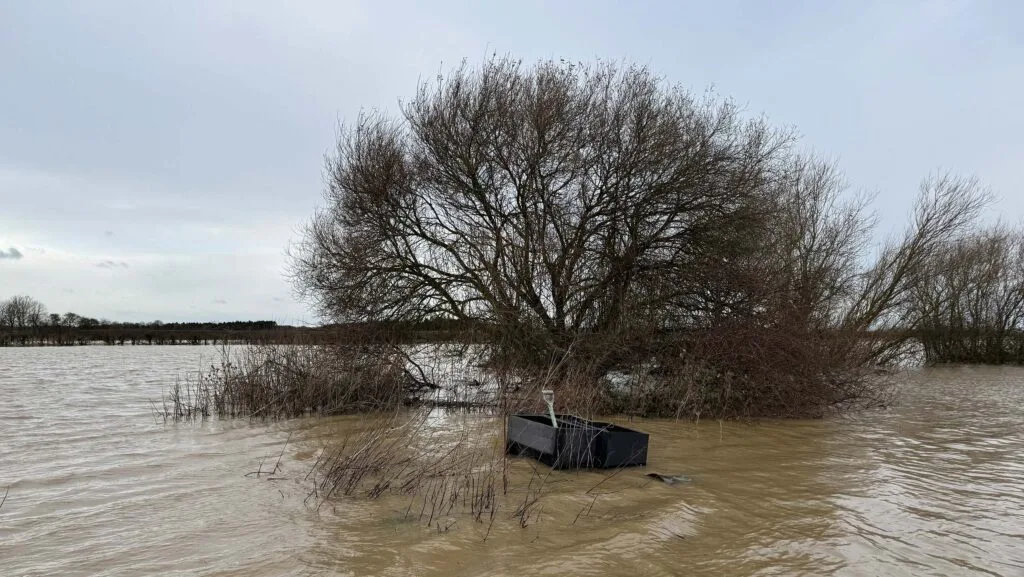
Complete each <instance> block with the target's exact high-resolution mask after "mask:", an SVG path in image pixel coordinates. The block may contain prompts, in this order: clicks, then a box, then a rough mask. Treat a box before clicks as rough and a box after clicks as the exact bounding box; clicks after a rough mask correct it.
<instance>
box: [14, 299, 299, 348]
mask: <svg viewBox="0 0 1024 577" xmlns="http://www.w3.org/2000/svg"><path fill="white" fill-rule="evenodd" d="M289 330H296V327H288V326H282V325H279V324H278V323H277V322H276V321H267V320H260V321H228V322H162V321H159V320H156V321H151V322H117V321H110V320H107V319H96V318H93V317H88V316H83V315H79V314H76V313H73V312H68V313H64V314H58V313H50V312H48V311H47V309H46V306H45V305H44V304H43V303H41V302H39V301H37V300H36V299H34V298H32V297H30V296H26V295H16V296H13V297H11V298H8V299H7V300H3V301H0V346H9V345H74V344H88V343H91V342H105V343H107V344H206V343H213V344H217V343H224V342H238V341H241V342H252V341H255V340H266V339H267V338H268V337H274V336H276V335H274V334H273V333H275V332H277V333H282V332H287V331H289Z"/></svg>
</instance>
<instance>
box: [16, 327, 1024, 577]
mask: <svg viewBox="0 0 1024 577" xmlns="http://www.w3.org/2000/svg"><path fill="white" fill-rule="evenodd" d="M215 354H216V351H215V350H214V349H213V348H202V347H124V348H120V347H78V348H28V349H0V496H2V494H3V491H4V488H5V487H7V486H9V487H10V489H9V494H8V497H7V500H6V502H5V503H4V504H3V506H2V507H0V575H3V576H20V575H560V576H568V575H605V576H610V575H631V576H635V575H643V576H644V577H653V576H656V575H679V574H686V575H695V574H696V575H701V574H706V575H796V574H804V575H1004V576H1020V575H1024V369H1020V368H992V367H983V368H982V367H959V368H929V369H920V370H914V371H911V372H908V373H907V374H906V375H904V376H903V377H902V385H901V401H900V404H899V405H898V406H897V407H895V408H894V409H891V410H887V411H878V412H870V413H862V414H858V415H855V416H851V417H845V418H835V419H827V420H820V421H766V422H761V423H758V424H755V425H750V424H739V423H718V422H702V423H699V424H694V423H675V422H666V421H635V422H633V425H632V426H634V427H636V428H638V429H641V430H644V431H647V432H649V433H650V434H651V447H650V449H651V452H650V462H649V467H648V468H647V470H646V471H645V470H642V469H626V470H622V471H621V472H619V473H617V474H616V475H615V476H613V477H609V478H606V477H605V476H604V475H602V474H599V473H594V472H585V473H571V472H559V473H554V474H552V475H551V476H550V477H548V478H547V484H546V488H545V493H544V495H543V496H542V498H541V500H540V501H538V503H537V505H536V507H535V515H534V516H533V517H532V518H531V520H530V522H529V524H528V526H527V527H526V528H523V527H521V526H520V523H519V521H518V520H516V519H513V518H511V515H509V514H508V513H509V511H508V510H507V509H503V510H499V513H498V514H497V515H496V516H495V522H494V523H493V524H491V525H490V532H489V534H488V533H487V531H486V530H487V526H486V525H485V524H482V523H476V522H475V521H474V520H473V519H471V518H469V517H468V516H467V515H462V516H459V515H458V514H455V515H453V516H452V517H451V518H450V519H446V520H445V525H444V526H431V527H426V526H425V524H424V523H421V522H415V521H412V520H410V519H408V518H407V516H403V512H404V511H405V510H406V509H407V507H408V505H407V500H406V498H405V497H402V496H397V495H385V496H384V497H383V498H381V499H379V500H376V501H365V500H358V499H356V500H351V499H343V500H340V501H335V502H332V503H330V504H326V505H324V506H322V507H321V508H320V510H319V511H317V510H315V509H314V508H312V507H310V506H309V504H308V502H307V501H306V497H307V495H308V492H309V488H310V487H309V481H308V480H306V479H305V476H306V473H307V471H308V470H309V468H310V465H311V463H312V462H313V459H314V457H315V455H316V454H317V452H318V450H319V448H320V447H322V446H323V444H324V443H325V442H327V441H329V440H332V439H338V438H342V437H345V436H346V435H351V434H352V432H353V431H355V430H357V429H359V428H361V427H365V426H366V424H367V421H366V419H365V418H341V419H319V420H318V419H298V420H293V421H288V422H284V423H273V424H251V423H248V422H244V421H242V422H223V421H221V422H208V423H204V424H196V425H189V424H177V425H175V424H164V423H162V422H159V421H157V420H155V419H154V418H153V415H152V407H151V406H150V404H149V403H150V400H152V399H157V398H159V397H160V395H161V392H162V391H163V389H164V387H166V386H167V385H168V384H169V383H171V382H173V380H174V378H175V376H176V375H178V374H181V373H182V372H184V371H188V370H194V369H197V368H199V367H200V366H201V365H202V364H203V363H204V362H209V361H210V360H211V359H213V358H214V356H215ZM428 428H429V429H430V430H431V431H432V434H433V435H439V437H435V438H443V437H444V435H447V434H449V433H448V432H449V431H461V432H462V433H451V434H453V435H454V434H464V433H465V432H466V431H469V433H468V435H469V437H470V438H472V439H474V440H475V442H478V443H483V444H485V445H486V444H487V443H491V444H495V443H497V442H498V441H497V439H496V438H495V436H494V431H496V430H497V427H496V426H495V423H494V422H493V421H492V420H490V419H489V418H487V417H481V416H466V415H444V414H436V415H433V416H432V417H431V419H430V420H429V421H428ZM289 435H291V441H290V442H289V444H288V445H287V447H285V441H286V439H288V438H289ZM282 448H284V450H283V452H282ZM278 455H282V456H281V470H280V471H279V472H278V473H277V474H276V475H275V476H274V477H273V478H272V479H273V480H268V478H267V477H266V476H265V475H261V476H259V478H257V477H255V476H252V475H250V476H246V473H247V472H251V471H255V470H258V469H259V468H260V467H261V463H262V467H264V468H272V467H273V465H274V464H276V462H277V459H278ZM532 467H533V465H532V464H531V463H530V462H528V461H525V460H516V461H513V462H512V465H511V468H510V478H511V481H512V485H513V486H515V485H516V483H522V482H524V481H525V480H527V479H529V478H530V476H531V475H532V471H533V468H532ZM648 471H657V472H663V473H673V474H676V473H681V474H685V475H687V476H688V477H690V478H691V479H692V481H691V482H689V483H685V484H682V485H676V486H668V485H665V484H662V483H659V482H651V480H650V479H648V478H647V477H645V476H644V473H645V472H648ZM599 483H600V484H599ZM598 484H599V485H598ZM595 485H597V486H596V488H595ZM588 490H590V493H587V491H588ZM514 498H518V497H515V496H513V497H511V498H510V502H511V499H514ZM449 525H450V526H449ZM445 528H447V529H448V530H447V532H445V531H443V529H445ZM485 536H486V539H484V537H485Z"/></svg>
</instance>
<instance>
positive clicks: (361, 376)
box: [156, 344, 424, 421]
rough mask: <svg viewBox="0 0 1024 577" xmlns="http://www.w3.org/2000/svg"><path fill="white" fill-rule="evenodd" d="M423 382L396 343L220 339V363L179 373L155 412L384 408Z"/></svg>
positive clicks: (289, 413)
mask: <svg viewBox="0 0 1024 577" xmlns="http://www.w3.org/2000/svg"><path fill="white" fill-rule="evenodd" d="M423 386H424V385H423V383H422V382H419V381H417V380H416V379H413V378H412V377H411V375H410V374H409V372H408V371H407V369H406V366H405V363H404V359H403V358H402V357H401V356H400V355H398V354H396V353H395V349H394V348H389V347H384V346H377V345H366V346H360V345H324V344H296V345H281V344H265V345H252V346H243V347H235V348H228V347H225V348H224V349H222V351H221V355H220V359H219V362H218V363H216V364H211V365H210V366H209V367H208V368H206V369H205V370H201V371H199V372H197V373H195V374H192V375H187V376H185V377H183V378H179V379H178V380H177V381H176V382H175V384H174V385H173V386H172V387H171V388H170V390H169V391H168V392H167V393H166V394H165V395H164V398H163V400H162V404H161V406H160V407H158V408H157V409H156V412H157V413H158V414H159V415H161V416H162V417H163V418H164V419H165V420H178V421H180V420H196V419H206V418H209V417H211V416H214V415H215V416H217V417H220V418H239V417H242V418H260V419H281V418H290V417H296V416H301V415H309V414H315V415H338V414H346V413H356V412H372V411H387V410H391V409H394V408H396V407H400V406H402V405H403V404H406V402H407V400H408V399H409V398H410V395H412V394H413V393H414V392H415V391H416V390H418V389H420V388H422V387H423Z"/></svg>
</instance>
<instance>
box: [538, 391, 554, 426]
mask: <svg viewBox="0 0 1024 577" xmlns="http://www.w3.org/2000/svg"><path fill="white" fill-rule="evenodd" d="M540 396H541V398H542V399H544V402H545V403H547V404H548V415H550V416H551V426H552V427H554V428H556V429H557V428H558V421H557V420H556V419H555V392H554V391H552V390H551V389H544V390H542V391H541V392H540Z"/></svg>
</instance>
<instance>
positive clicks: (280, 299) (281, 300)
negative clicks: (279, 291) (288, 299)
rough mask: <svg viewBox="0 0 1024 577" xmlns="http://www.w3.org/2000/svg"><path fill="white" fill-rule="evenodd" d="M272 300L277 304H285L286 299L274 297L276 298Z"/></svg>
mask: <svg viewBox="0 0 1024 577" xmlns="http://www.w3.org/2000/svg"><path fill="white" fill-rule="evenodd" d="M272 300H273V301H274V302H275V303H283V302H284V299H283V298H281V297H274V298H273V299H272Z"/></svg>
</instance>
